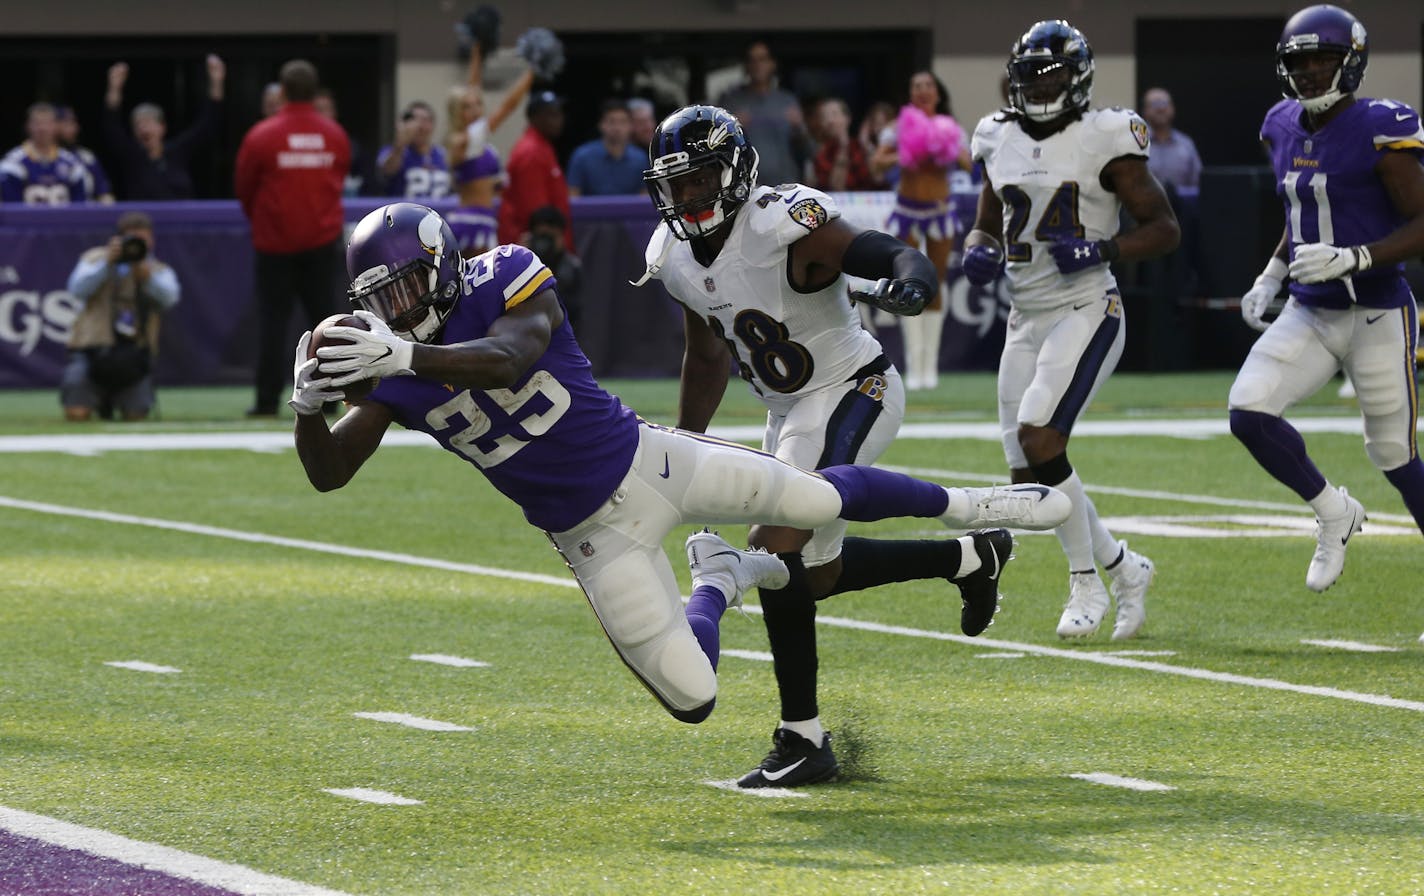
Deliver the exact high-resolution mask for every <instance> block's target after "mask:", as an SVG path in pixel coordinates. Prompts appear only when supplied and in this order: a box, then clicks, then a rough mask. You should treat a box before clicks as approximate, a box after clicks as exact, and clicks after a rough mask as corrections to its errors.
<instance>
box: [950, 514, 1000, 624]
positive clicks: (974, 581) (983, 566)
mask: <svg viewBox="0 0 1424 896" xmlns="http://www.w3.org/2000/svg"><path fill="white" fill-rule="evenodd" d="M969 534H970V537H972V538H973V539H974V550H975V551H977V552H978V554H979V568H978V569H976V570H974V571H973V572H971V573H970V574H969V575H967V576H964V577H963V578H958V579H950V581H951V582H953V583H954V584H956V585H958V586H959V597H960V600H962V601H963V602H964V606H963V608H962V609H961V610H960V611H959V628H960V630H961V631H962V632H964V633H965V634H966V635H968V636H969V637H971V638H972V637H974V636H975V635H977V634H979V633H980V632H982V631H984V629H986V628H988V627H989V626H990V625H992V624H993V622H994V614H995V613H997V612H999V576H1000V575H1001V574H1002V573H1003V571H1004V566H1005V565H1006V564H1007V563H1008V562H1009V560H1010V559H1012V558H1013V555H1014V554H1013V552H1014V537H1013V536H1012V535H1010V534H1009V530H1008V529H980V530H979V531H977V532H971V533H969Z"/></svg>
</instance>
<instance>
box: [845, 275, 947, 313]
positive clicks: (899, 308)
mask: <svg viewBox="0 0 1424 896" xmlns="http://www.w3.org/2000/svg"><path fill="white" fill-rule="evenodd" d="M850 297H851V299H853V300H854V301H857V302H864V303H865V304H867V305H870V306H872V307H874V308H879V309H880V310H881V311H888V312H890V313H891V314H898V315H900V316H901V317H914V316H915V315H916V314H919V313H920V312H921V311H924V310H925V306H926V305H928V304H929V303H930V287H929V284H928V283H922V282H921V281H919V280H891V279H890V278H889V277H881V278H880V279H879V280H876V281H875V283H874V285H872V286H871V287H870V288H869V289H864V290H862V289H853V290H851V292H850Z"/></svg>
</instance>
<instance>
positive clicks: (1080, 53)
mask: <svg viewBox="0 0 1424 896" xmlns="http://www.w3.org/2000/svg"><path fill="white" fill-rule="evenodd" d="M1008 70H1009V105H1011V106H1013V108H1014V109H1015V111H1017V112H1018V113H1019V114H1020V115H1022V116H1023V117H1025V118H1027V119H1029V120H1030V121H1052V120H1053V119H1055V118H1057V117H1059V116H1060V115H1065V114H1069V113H1075V112H1076V113H1079V114H1082V113H1083V112H1086V111H1087V110H1088V102H1089V100H1090V98H1091V95H1092V90H1093V48H1092V47H1090V46H1088V39H1087V38H1086V37H1084V36H1083V32H1081V31H1079V30H1078V29H1077V28H1074V27H1073V26H1072V25H1069V24H1068V23H1067V22H1065V21H1063V20H1062V19H1049V20H1046V21H1042V22H1038V23H1037V24H1035V25H1034V26H1033V27H1032V28H1030V29H1028V30H1027V31H1025V32H1024V33H1023V36H1022V37H1020V38H1019V39H1018V41H1017V42H1015V43H1014V48H1013V50H1012V51H1010V54H1009V64H1008Z"/></svg>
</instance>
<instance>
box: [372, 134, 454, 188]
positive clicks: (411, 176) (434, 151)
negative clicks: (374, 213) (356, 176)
mask: <svg viewBox="0 0 1424 896" xmlns="http://www.w3.org/2000/svg"><path fill="white" fill-rule="evenodd" d="M392 152H395V148H394V147H391V146H387V147H385V148H384V149H382V150H381V153H380V155H379V156H377V157H376V167H377V168H380V167H381V166H382V165H384V164H385V162H386V159H388V158H390V155H391V153H392ZM449 167H450V166H449V165H448V164H447V163H446V161H445V150H444V148H442V147H440V146H438V145H434V144H432V145H431V147H430V151H429V152H428V153H425V154H424V155H422V154H421V153H420V152H418V151H417V150H416V148H415V147H414V146H407V147H405V148H404V149H403V150H401V158H400V170H398V171H396V173H395V174H394V175H393V176H391V177H390V178H388V179H387V180H386V182H385V189H386V195H387V196H402V197H404V198H406V199H439V198H440V197H442V196H449V195H450V171H449Z"/></svg>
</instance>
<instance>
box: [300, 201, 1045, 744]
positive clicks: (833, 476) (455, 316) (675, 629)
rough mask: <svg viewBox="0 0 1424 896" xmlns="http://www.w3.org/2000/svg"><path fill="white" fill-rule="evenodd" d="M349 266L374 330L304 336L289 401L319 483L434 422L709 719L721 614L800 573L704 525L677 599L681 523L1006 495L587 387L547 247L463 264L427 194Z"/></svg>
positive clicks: (386, 220)
mask: <svg viewBox="0 0 1424 896" xmlns="http://www.w3.org/2000/svg"><path fill="white" fill-rule="evenodd" d="M346 261H347V268H348V270H349V272H350V274H351V276H352V283H351V290H350V297H351V300H352V302H353V303H354V304H355V305H356V306H357V308H359V309H360V310H359V311H357V312H356V313H357V315H358V316H359V317H360V318H361V319H362V320H363V321H364V322H365V323H366V324H367V325H369V327H370V329H369V330H365V329H360V328H357V327H331V328H329V329H327V330H326V331H325V332H326V336H327V337H329V341H330V344H324V345H320V346H319V347H318V348H317V352H316V357H314V358H308V356H307V352H308V348H309V346H310V343H311V334H310V333H307V334H305V335H303V337H302V338H301V340H300V342H299V343H298V345H297V351H296V366H295V370H294V376H295V381H296V382H295V385H294V387H293V390H292V399H291V401H290V405H291V407H292V409H293V410H294V411H296V413H297V420H296V432H295V439H296V445H297V454H298V457H299V458H300V460H301V463H302V466H303V468H304V469H305V471H306V474H307V478H308V479H309V480H310V482H311V483H312V485H313V486H315V487H316V488H317V489H318V490H320V491H330V490H332V489H336V488H341V487H342V486H344V485H346V484H347V483H348V482H350V481H351V479H352V477H353V476H355V475H356V473H357V471H359V470H360V468H361V466H362V465H363V464H364V463H365V461H366V460H367V459H368V458H370V457H371V455H372V454H373V453H374V452H375V451H376V449H377V448H378V446H379V445H380V443H381V438H382V436H383V435H384V433H385V432H386V430H387V429H388V428H389V427H390V426H391V424H392V423H397V424H399V425H401V426H403V427H405V428H407V429H412V430H416V431H419V432H424V433H427V434H429V435H430V436H431V437H433V438H434V439H435V440H436V441H437V442H439V443H440V445H441V446H442V447H443V448H445V449H446V450H448V451H450V452H452V453H454V454H455V455H457V456H459V457H461V458H463V459H464V460H465V461H467V462H469V463H470V464H471V465H473V466H474V467H475V469H477V470H479V471H480V473H481V474H483V475H484V476H485V477H486V478H487V479H488V480H489V481H490V483H491V484H492V485H493V486H494V487H495V488H496V489H498V490H499V491H500V492H502V493H503V494H504V495H506V496H507V497H509V498H510V499H511V500H513V501H514V502H515V503H516V504H517V505H519V507H520V509H521V510H523V512H524V515H525V518H526V519H528V520H529V522H530V523H531V524H533V525H534V526H535V527H537V528H539V529H542V530H544V531H545V532H547V533H548V535H549V538H550V540H551V541H552V542H553V544H554V546H555V548H556V549H557V550H558V551H559V553H560V554H561V555H562V556H563V558H564V559H565V561H566V562H567V563H568V565H569V568H570V569H571V570H572V571H573V574H574V577H575V578H576V579H577V580H578V582H579V584H580V585H581V586H582V588H583V590H584V593H585V594H586V595H587V597H588V601H589V603H590V605H591V606H592V607H593V610H594V612H595V613H596V614H597V616H598V619H599V622H600V623H601V624H602V626H603V629H604V631H605V632H606V633H607V636H608V638H609V640H610V641H611V642H612V643H613V646H614V648H615V649H616V650H617V652H618V655H619V657H620V658H621V659H622V660H623V661H624V663H626V664H627V665H628V667H629V668H630V669H631V670H632V671H633V674H634V675H635V676H637V678H638V679H639V681H641V682H642V683H643V684H644V685H645V686H646V687H647V688H648V690H649V691H651V692H652V693H653V695H654V696H655V697H656V698H657V699H658V701H659V702H660V703H661V704H662V705H663V706H664V708H666V709H667V711H668V712H669V713H670V714H671V715H672V716H673V717H674V718H677V719H679V720H681V721H684V722H691V723H695V722H700V721H702V720H703V719H705V718H706V717H707V716H708V715H709V714H710V713H711V711H712V708H713V704H714V701H715V698H716V693H717V678H716V672H715V669H716V664H717V658H718V654H719V643H718V623H719V621H720V618H721V616H722V614H723V612H725V609H726V607H727V606H728V605H729V604H731V605H736V603H737V602H738V601H739V600H740V599H741V595H742V593H743V592H744V591H746V590H747V589H748V588H752V587H756V586H759V585H770V586H773V587H775V586H779V585H782V584H785V582H786V581H787V579H788V573H787V570H786V565H785V564H784V563H783V562H782V561H781V560H780V559H779V558H777V557H775V556H774V555H771V554H766V553H760V552H753V551H738V550H735V549H733V548H732V547H731V545H729V544H727V543H726V542H725V541H723V540H722V539H721V538H719V537H718V536H716V535H715V534H713V533H711V532H701V533H698V534H695V535H693V536H691V537H690V538H689V539H688V541H687V549H688V557H689V560H690V563H691V566H692V574H693V586H694V587H693V593H692V599H691V601H690V602H689V603H688V605H687V607H686V609H685V610H684V608H683V605H682V601H681V599H680V597H679V595H678V588H677V581H676V579H675V578H674V575H673V571H672V566H671V564H670V563H669V561H668V558H667V555H666V554H665V553H664V552H663V547H662V542H663V539H664V538H665V537H666V536H667V535H668V533H670V532H671V531H672V530H673V529H674V528H675V527H677V526H679V525H683V524H686V523H690V522H693V521H699V522H702V521H706V522H727V523H749V522H753V521H758V520H768V521H771V522H775V523H779V524H782V525H792V526H800V527H805V528H814V527H816V526H822V525H825V524H826V523H829V522H830V521H831V520H833V519H835V518H837V517H839V516H845V517H847V518H849V519H864V520H871V519H880V518H884V517H886V516H922V517H929V518H938V519H941V520H942V521H944V522H945V523H946V524H948V525H954V526H972V525H984V524H994V523H998V522H999V521H1000V519H999V517H1001V516H1002V515H1003V510H1004V505H1005V504H1006V503H1008V502H1007V501H1005V500H1004V499H1002V498H1001V497H1000V496H998V495H996V494H993V493H989V492H988V490H966V489H948V488H945V487H943V486H939V485H935V484H932V483H928V482H923V481H921V480H917V479H912V478H911V477H909V476H904V475H902V474H899V473H891V472H887V471H884V470H876V469H872V468H868V467H856V466H848V465H847V466H838V467H832V468H830V469H827V470H825V471H823V472H822V473H821V474H820V475H817V474H813V473H807V472H804V471H802V470H798V469H797V468H795V467H792V466H790V465H789V464H785V463H782V462H781V461H779V460H777V459H776V458H774V457H772V456H770V455H767V454H763V453H761V452H759V451H755V450H753V449H750V448H746V447H744V446H741V445H735V444H731V443H727V442H721V441H717V440H714V439H709V438H707V437H705V436H695V435H690V434H687V433H682V432H678V431H676V430H673V429H668V428H665V427H660V426H654V425H651V424H648V423H645V422H643V421H641V420H639V419H638V417H637V416H636V415H635V414H634V413H633V412H632V411H631V410H629V409H628V408H627V407H625V406H624V405H623V404H622V403H621V402H619V400H618V399H617V398H615V397H614V396H612V395H610V394H609V393H608V392H606V391H604V390H603V389H602V388H601V387H600V386H599V385H598V383H597V382H595V381H594V379H593V376H592V374H591V372H590V368H589V363H588V359H587V358H586V357H585V356H584V354H583V352H582V351H581V350H580V349H579V347H578V344H577V342H575V341H574V336H573V331H572V329H571V328H570V327H569V324H568V321H567V319H566V316H565V313H564V309H563V307H562V305H561V303H560V301H559V298H558V296H557V294H556V293H555V285H556V284H555V281H554V277H553V275H552V274H551V273H550V271H549V269H548V268H547V267H545V266H544V264H543V263H542V262H541V261H540V260H539V259H538V257H537V256H535V255H534V254H533V253H532V252H530V251H529V250H528V249H526V248H524V247H522V246H514V245H504V246H499V247H496V248H495V249H492V250H490V251H489V252H486V253H484V254H482V255H479V256H476V257H475V258H472V259H468V260H467V259H463V258H461V256H460V249H459V245H458V243H457V241H456V238H455V235H454V233H453V232H452V231H451V230H450V226H449V224H447V223H446V222H445V221H444V219H442V218H441V217H440V215H439V214H438V213H436V212H434V211H432V210H431V209H429V208H426V207H424V206H421V205H416V204H414V203H408V202H401V203H395V204H393V205H387V206H384V207H382V208H379V209H376V210H375V211H373V212H371V213H370V214H368V215H367V216H366V217H364V218H362V219H361V221H360V222H359V223H358V224H357V225H356V228H355V230H353V231H352V234H351V240H350V243H349V245H348V246H347V252H346ZM323 341H324V342H325V341H327V340H323ZM373 378H379V379H380V383H379V384H378V385H377V386H376V387H375V389H374V390H373V391H372V392H371V393H370V395H369V397H368V398H366V399H364V400H362V401H361V402H359V403H356V404H355V405H354V407H352V409H351V410H350V411H349V412H348V413H347V414H345V415H344V416H343V417H342V418H341V419H340V420H339V421H337V422H336V424H335V425H334V426H332V427H330V428H328V425H327V422H326V418H325V416H324V415H323V414H322V412H321V406H322V404H323V403H324V402H327V401H331V400H335V399H337V398H340V397H341V396H342V394H343V392H344V387H345V386H346V385H348V384H351V383H355V382H358V381H362V380H368V379H373ZM1068 504H1069V502H1068V500H1067V497H1066V496H1064V495H1062V494H1061V493H1051V494H1049V495H1048V496H1046V497H1045V499H1044V500H1043V501H1041V502H1038V503H1037V504H1035V505H1034V506H1035V508H1036V510H1037V512H1038V513H1039V514H1041V517H1042V519H1041V522H1042V523H1043V524H1044V525H1054V524H1056V523H1057V521H1058V519H1061V517H1062V516H1063V515H1065V514H1066V513H1067V509H1068Z"/></svg>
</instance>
